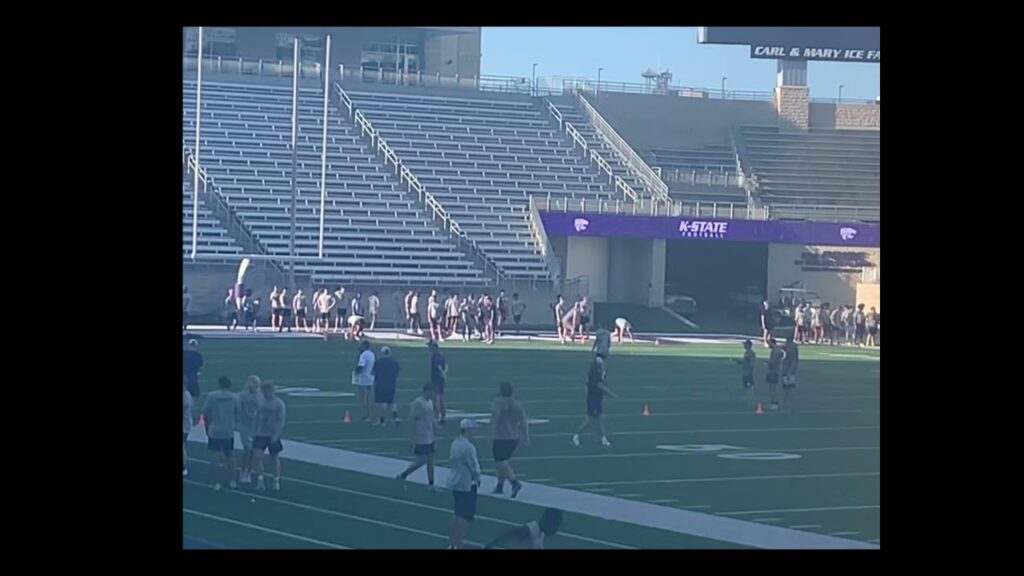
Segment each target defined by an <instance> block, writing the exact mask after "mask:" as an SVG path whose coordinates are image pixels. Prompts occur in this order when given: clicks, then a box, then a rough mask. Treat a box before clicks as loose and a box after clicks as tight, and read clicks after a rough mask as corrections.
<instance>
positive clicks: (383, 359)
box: [373, 346, 401, 426]
mask: <svg viewBox="0 0 1024 576" xmlns="http://www.w3.org/2000/svg"><path fill="white" fill-rule="evenodd" d="M400 370H401V367H400V366H399V365H398V360H395V359H394V358H392V356H391V348H388V347H387V346H384V347H383V348H381V349H380V358H377V361H376V362H375V363H374V364H373V401H374V402H375V403H376V404H377V413H378V414H379V416H378V421H377V422H376V423H374V426H383V425H384V418H385V416H386V415H387V414H388V413H389V412H390V413H391V421H392V422H394V424H395V425H396V426H397V425H398V422H399V420H398V408H397V407H396V405H395V391H396V390H397V389H398V372H399V371H400Z"/></svg>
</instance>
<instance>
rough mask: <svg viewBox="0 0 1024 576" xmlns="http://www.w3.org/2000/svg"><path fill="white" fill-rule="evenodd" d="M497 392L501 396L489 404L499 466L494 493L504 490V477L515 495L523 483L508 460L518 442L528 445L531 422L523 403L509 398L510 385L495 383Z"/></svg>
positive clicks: (493, 445) (496, 461)
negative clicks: (528, 419) (497, 384)
mask: <svg viewBox="0 0 1024 576" xmlns="http://www.w3.org/2000/svg"><path fill="white" fill-rule="evenodd" d="M498 393H499V394H500V395H499V396H498V398H497V399H495V400H494V403H493V405H492V406H491V438H492V440H493V442H492V445H491V450H492V453H493V454H494V463H495V465H496V467H497V469H498V473H497V476H498V484H497V486H495V487H494V494H501V493H503V492H504V491H505V480H508V481H509V482H510V483H511V484H512V497H513V498H515V497H516V496H517V495H518V494H519V491H520V490H522V489H523V484H522V483H521V482H520V481H519V480H518V479H516V473H515V470H513V469H512V464H510V463H509V460H510V459H511V458H512V455H513V454H515V451H516V447H518V445H519V442H520V441H522V443H523V445H524V446H529V445H530V425H529V424H528V421H527V419H526V410H524V409H523V405H522V404H520V403H519V402H518V401H517V400H516V399H515V398H513V397H512V384H511V383H509V382H502V383H501V384H500V385H499V386H498Z"/></svg>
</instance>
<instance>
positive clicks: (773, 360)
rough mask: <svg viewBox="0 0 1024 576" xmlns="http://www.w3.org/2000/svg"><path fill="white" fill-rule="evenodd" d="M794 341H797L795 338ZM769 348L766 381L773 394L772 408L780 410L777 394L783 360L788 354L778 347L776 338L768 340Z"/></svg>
mask: <svg viewBox="0 0 1024 576" xmlns="http://www.w3.org/2000/svg"><path fill="white" fill-rule="evenodd" d="M793 340H794V341H795V338H794V339H793ZM768 348H769V350H770V352H769V353H768V360H766V361H765V362H767V363H768V373H767V374H766V375H765V377H764V381H765V382H766V383H767V384H768V391H769V392H770V393H771V398H772V403H771V408H772V410H778V409H779V403H778V402H776V398H777V396H776V394H777V389H778V386H779V380H780V379H781V374H782V360H783V359H784V358H785V357H786V352H785V350H783V349H782V347H781V346H779V345H778V342H776V340H775V338H769V339H768Z"/></svg>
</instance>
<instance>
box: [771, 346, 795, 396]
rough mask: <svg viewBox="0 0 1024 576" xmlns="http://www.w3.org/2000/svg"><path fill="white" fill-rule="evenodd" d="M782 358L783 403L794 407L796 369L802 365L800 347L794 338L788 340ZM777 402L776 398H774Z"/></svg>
mask: <svg viewBox="0 0 1024 576" xmlns="http://www.w3.org/2000/svg"><path fill="white" fill-rule="evenodd" d="M783 352H784V353H785V355H784V356H783V358H782V403H783V404H784V405H786V406H788V407H789V408H790V409H792V408H793V400H794V396H793V393H794V392H795V391H796V371H797V368H799V366H800V347H799V346H797V343H796V342H795V341H793V340H787V341H786V346H785V348H783ZM772 403H773V404H775V398H774V397H773V398H772Z"/></svg>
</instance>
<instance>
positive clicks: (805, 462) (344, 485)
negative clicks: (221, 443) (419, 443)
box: [182, 336, 881, 549]
mask: <svg viewBox="0 0 1024 576" xmlns="http://www.w3.org/2000/svg"><path fill="white" fill-rule="evenodd" d="M393 338H394V337H393V336H388V337H382V338H380V339H374V340H372V344H373V349H374V351H379V348H380V346H381V345H387V346H390V347H391V349H392V351H393V352H392V353H393V355H394V357H395V358H396V359H397V360H398V361H399V362H400V363H401V367H402V372H401V375H400V377H399V391H398V401H399V403H400V414H401V416H402V417H403V418H405V416H406V413H407V411H408V404H409V403H410V402H411V401H412V399H413V398H414V397H416V396H417V395H418V393H419V390H420V388H421V387H422V385H423V384H424V383H425V382H426V381H427V380H428V379H429V371H428V359H429V356H428V350H427V348H426V346H425V345H424V342H423V341H422V340H402V341H398V340H395V339H393ZM200 350H201V351H202V353H203V355H204V357H205V360H206V367H205V368H204V370H203V376H202V378H201V382H202V388H203V392H204V393H206V392H209V391H210V390H211V389H212V388H213V387H214V386H215V385H216V380H217V377H218V376H220V375H227V376H229V377H230V378H231V379H232V381H233V383H234V386H233V390H235V391H236V392H237V391H239V390H240V389H241V388H242V385H243V384H244V382H245V378H246V376H247V375H249V374H257V375H259V376H260V377H261V378H263V379H264V380H273V381H274V382H275V383H276V384H277V385H278V387H279V389H280V390H281V392H280V396H281V398H282V399H283V400H284V402H285V404H286V405H287V409H288V421H287V424H286V426H285V431H284V439H285V451H284V452H283V454H282V457H283V461H282V475H283V478H282V482H281V484H282V488H281V490H280V491H278V492H275V491H267V492H255V491H253V490H250V489H247V488H240V489H238V490H228V489H225V490H222V491H219V492H215V491H214V490H213V489H212V480H211V468H210V463H209V461H210V453H209V452H208V451H207V449H206V447H205V436H204V433H203V431H202V429H201V428H199V427H196V428H195V429H193V431H192V433H191V435H190V438H189V443H188V450H189V457H190V458H189V475H188V476H187V477H186V478H184V479H183V488H182V490H183V511H182V513H183V523H184V534H183V536H184V546H185V547H186V548H200V547H201V548H337V549H347V548H357V549H358V548H433V549H436V548H445V547H446V546H447V534H448V528H449V522H450V518H451V494H450V493H448V492H443V493H433V492H429V491H428V490H427V489H426V487H425V486H424V484H425V481H426V480H425V471H424V470H423V469H421V470H419V471H417V472H416V473H415V474H413V476H412V477H411V478H410V482H409V485H408V486H407V487H406V488H407V489H404V490H403V488H402V487H401V486H400V485H399V484H398V482H397V481H396V480H395V479H394V476H395V474H397V473H398V472H400V471H401V470H402V469H404V467H405V466H406V464H407V462H408V461H409V460H411V447H410V445H409V440H408V433H407V430H406V429H405V428H403V427H404V426H407V424H406V423H403V424H402V425H401V426H403V427H399V428H395V427H390V426H389V427H383V428H382V427H375V426H371V425H370V424H368V423H365V422H363V421H362V412H361V407H360V406H359V402H358V399H357V398H356V397H355V395H354V392H355V391H354V390H353V389H352V388H353V387H352V386H351V384H350V378H351V371H352V368H353V367H354V366H355V363H356V357H357V346H356V344H354V343H348V342H342V341H340V340H331V341H329V342H324V341H323V340H320V339H315V338H294V337H293V338H262V337H261V338H255V337H249V338H237V339H235V338H232V339H225V338H203V339H201V340H200ZM755 351H756V352H757V355H758V360H759V366H758V371H757V375H756V378H757V385H756V386H755V392H756V394H757V396H758V401H760V402H761V403H763V404H764V413H760V414H759V413H757V412H756V410H755V407H756V403H755V404H754V405H751V404H750V400H749V398H748V397H747V395H746V393H745V391H744V389H743V387H742V385H741V382H740V367H739V366H737V365H736V364H735V363H733V362H731V361H730V360H729V359H731V358H740V357H741V355H742V348H741V346H740V345H739V344H738V343H709V344H697V343H692V344H674V345H654V344H653V343H650V342H646V343H641V342H637V343H635V344H630V343H626V344H623V345H616V344H613V347H612V353H611V355H610V358H609V359H608V362H607V373H608V384H609V386H610V387H611V388H612V389H613V390H614V391H615V392H616V393H617V394H618V395H619V397H620V398H619V399H607V400H606V401H605V412H606V415H607V426H608V436H609V439H610V440H611V442H612V443H613V445H612V446H611V447H609V448H603V447H601V445H600V443H599V441H598V438H597V436H596V435H584V437H583V438H582V441H583V444H582V446H580V447H575V446H573V445H572V444H571V443H570V437H571V435H572V432H573V431H574V430H575V428H576V427H577V426H578V425H579V424H580V423H581V422H582V420H583V415H584V411H585V402H584V398H585V380H586V373H587V368H588V364H589V362H590V360H591V358H592V355H591V352H590V343H589V342H588V343H587V345H580V344H573V345H564V346H563V345H560V344H558V343H557V342H556V343H549V342H537V341H533V342H508V341H500V340H499V341H498V343H496V344H494V345H490V346H489V345H485V344H481V343H477V342H473V343H463V342H449V343H445V344H443V345H442V352H443V353H444V354H445V356H446V358H447V360H448V364H449V372H448V374H449V379H448V385H447V390H446V400H447V403H448V411H449V415H448V418H449V422H448V423H447V424H446V426H445V427H444V429H443V432H442V437H440V438H439V439H438V442H437V447H438V456H437V458H438V460H437V463H438V478H439V483H441V479H443V478H444V470H443V469H444V467H446V465H447V459H448V447H449V445H450V443H451V440H452V438H453V437H454V435H455V434H457V433H458V421H459V419H460V418H463V417H473V418H477V419H483V420H485V421H486V420H487V419H488V417H489V411H490V405H491V402H492V400H493V399H494V398H495V397H496V396H497V395H498V392H497V390H498V384H499V383H500V382H501V381H503V380H507V381H509V382H511V383H512V384H513V385H514V386H515V396H516V397H517V398H518V399H519V400H520V401H521V402H522V403H523V404H524V406H525V408H526V411H527V414H528V415H529V418H530V420H531V436H532V443H531V445H530V446H528V447H523V446H521V447H520V448H519V449H518V451H517V452H516V455H515V456H514V457H513V459H512V464H513V466H514V467H515V469H516V472H517V473H518V474H519V475H520V476H521V480H523V481H524V483H525V487H524V488H523V490H522V492H521V493H520V495H519V497H518V498H517V499H516V500H512V499H510V498H509V496H508V495H507V494H508V488H506V495H504V496H492V495H491V494H490V490H491V489H492V488H493V487H494V478H493V474H494V462H493V459H492V458H491V443H490V438H489V437H488V436H487V430H488V427H487V426H486V425H481V428H480V429H479V430H478V434H477V435H476V436H475V438H474V442H475V444H476V446H477V449H478V452H479V455H480V461H481V465H482V467H483V470H484V474H485V478H484V481H483V486H482V487H481V489H480V498H479V504H478V507H477V518H476V521H475V522H474V523H473V524H472V526H471V528H470V532H469V546H471V547H474V546H482V545H483V544H484V543H486V542H488V541H489V540H490V539H491V538H493V537H494V536H495V535H496V534H498V533H499V532H500V531H502V530H504V529H507V528H509V527H511V526H514V525H516V524H519V523H523V522H526V521H529V520H534V519H536V518H537V517H539V515H540V512H541V510H542V509H543V507H545V506H557V507H559V508H561V509H562V510H563V511H564V513H565V521H564V523H563V525H562V531H561V532H560V533H559V534H557V535H555V536H554V537H551V538H549V539H548V540H547V542H546V544H547V547H548V548H620V549H624V548H748V547H760V548H821V547H844V548H857V547H878V546H879V545H880V538H881V536H880V514H881V506H880V481H881V473H880V455H881V443H880V432H881V431H880V405H881V401H880V390H881V388H880V372H879V371H880V351H879V350H877V349H875V350H867V349H854V348H847V347H821V346H811V345H807V346H802V347H801V349H800V371H799V383H798V387H797V389H796V401H795V402H794V404H793V405H792V406H791V407H783V409H781V410H778V411H772V410H769V409H768V406H767V401H768V390H767V387H766V385H765V384H764V365H763V364H762V363H761V362H760V360H763V359H766V358H767V350H766V349H765V348H764V347H763V346H761V345H759V344H758V343H755ZM780 393H781V391H780ZM204 401H205V394H204V396H203V397H201V398H199V399H197V400H196V402H195V405H196V412H197V417H196V420H198V410H199V409H200V408H201V407H202V405H203V402H204ZM645 408H646V410H645ZM346 412H348V413H349V415H350V417H351V422H350V423H345V422H344V416H345V413H346ZM645 412H646V414H645ZM236 446H237V444H236ZM236 454H237V453H236Z"/></svg>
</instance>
